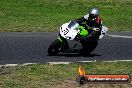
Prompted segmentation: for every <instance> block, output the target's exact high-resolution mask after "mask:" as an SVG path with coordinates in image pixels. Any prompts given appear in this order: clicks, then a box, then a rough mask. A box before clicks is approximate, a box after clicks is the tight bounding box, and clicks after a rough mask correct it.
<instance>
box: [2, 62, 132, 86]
mask: <svg viewBox="0 0 132 88" xmlns="http://www.w3.org/2000/svg"><path fill="white" fill-rule="evenodd" d="M79 65H82V66H83V68H84V69H85V70H86V73H87V74H130V75H132V69H131V68H132V62H91V63H87V64H69V65H62V64H61V65H48V64H37V65H28V66H16V67H1V68H0V87H1V88H69V87H71V88H75V87H79V85H77V83H76V82H75V79H76V76H77V75H78V71H77V69H78V67H79ZM97 85H99V86H102V87H97ZM106 85H107V86H109V88H113V87H115V88H123V87H122V86H127V87H129V88H130V87H132V84H122V85H121V84H106ZM106 85H105V84H96V85H93V84H90V85H87V86H91V87H90V88H95V87H96V88H106ZM103 86H104V87H103ZM118 86H119V87H118ZM120 86H121V87H120ZM82 87H84V88H86V85H85V86H82Z"/></svg>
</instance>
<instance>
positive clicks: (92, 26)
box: [76, 8, 102, 42]
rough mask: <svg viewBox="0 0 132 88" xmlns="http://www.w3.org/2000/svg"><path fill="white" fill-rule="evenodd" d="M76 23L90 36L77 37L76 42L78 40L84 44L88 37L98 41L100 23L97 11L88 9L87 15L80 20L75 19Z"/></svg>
mask: <svg viewBox="0 0 132 88" xmlns="http://www.w3.org/2000/svg"><path fill="white" fill-rule="evenodd" d="M76 21H77V22H78V23H79V24H80V25H83V26H84V27H85V29H87V31H88V32H90V35H89V36H88V37H85V38H82V37H79V36H77V37H76V40H79V41H80V42H86V41H87V40H88V38H89V37H93V38H96V39H99V36H100V34H101V29H102V21H101V18H100V16H99V11H98V9H96V8H92V9H90V10H89V12H88V14H87V15H85V16H84V17H82V18H79V19H76Z"/></svg>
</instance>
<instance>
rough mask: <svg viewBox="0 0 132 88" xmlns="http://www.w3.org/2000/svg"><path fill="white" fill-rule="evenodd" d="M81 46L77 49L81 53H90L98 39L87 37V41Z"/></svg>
mask: <svg viewBox="0 0 132 88" xmlns="http://www.w3.org/2000/svg"><path fill="white" fill-rule="evenodd" d="M82 45H83V48H82V49H81V50H80V51H79V54H81V55H88V54H90V53H91V52H92V51H93V50H94V49H95V48H96V47H97V45H98V40H97V39H93V38H92V37H91V38H89V39H88V42H87V43H84V44H82Z"/></svg>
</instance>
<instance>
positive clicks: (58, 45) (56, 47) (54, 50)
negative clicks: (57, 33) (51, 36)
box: [48, 39, 68, 56]
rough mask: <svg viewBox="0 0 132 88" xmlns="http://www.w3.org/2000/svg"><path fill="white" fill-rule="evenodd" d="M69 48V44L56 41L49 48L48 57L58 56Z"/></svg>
mask: <svg viewBox="0 0 132 88" xmlns="http://www.w3.org/2000/svg"><path fill="white" fill-rule="evenodd" d="M67 48H68V43H67V41H66V42H62V41H60V40H59V39H56V40H55V41H54V42H52V44H51V45H50V46H49V48H48V55H50V56H56V55H58V53H59V52H61V51H63V50H64V49H67Z"/></svg>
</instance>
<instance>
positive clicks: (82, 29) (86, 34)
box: [79, 26, 89, 37]
mask: <svg viewBox="0 0 132 88" xmlns="http://www.w3.org/2000/svg"><path fill="white" fill-rule="evenodd" d="M79 29H80V35H81V36H82V37H86V36H88V35H89V32H88V31H87V30H86V29H85V27H83V26H79Z"/></svg>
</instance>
